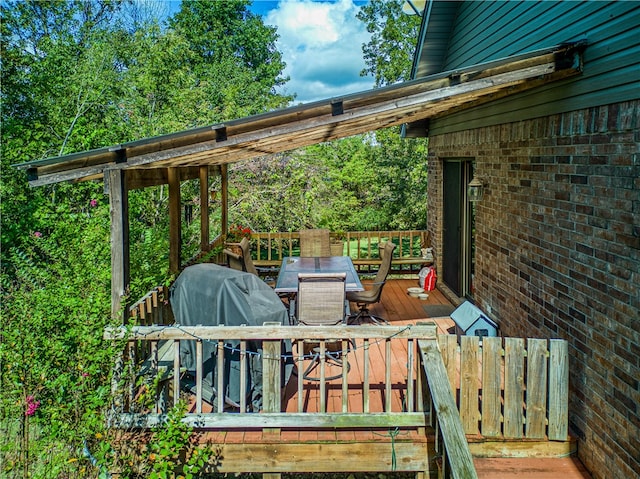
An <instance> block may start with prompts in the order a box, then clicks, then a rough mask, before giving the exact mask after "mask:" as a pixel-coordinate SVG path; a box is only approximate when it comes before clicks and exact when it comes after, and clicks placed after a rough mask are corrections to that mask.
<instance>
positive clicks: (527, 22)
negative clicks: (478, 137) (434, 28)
mask: <svg viewBox="0 0 640 479" xmlns="http://www.w3.org/2000/svg"><path fill="white" fill-rule="evenodd" d="M577 40H587V41H588V47H587V49H586V51H585V54H584V73H583V74H582V75H581V76H579V77H576V78H572V79H567V80H564V81H560V82H556V83H550V84H548V85H545V86H542V87H539V88H536V89H535V90H532V91H529V92H523V93H520V94H517V95H514V96H511V97H507V98H504V99H502V100H497V101H494V102H492V103H490V104H487V105H485V106H482V107H478V108H475V109H472V110H468V111H464V112H460V113H457V114H452V115H449V116H447V117H445V118H441V119H434V120H433V121H432V123H431V128H430V131H431V133H430V134H440V133H444V132H447V131H458V130H462V129H468V128H474V127H479V126H487V125H492V124H498V123H504V122H508V121H518V120H522V119H527V118H536V117H540V116H547V115H550V114H556V113H562V112H566V111H571V110H576V109H581V108H587V107H592V106H598V105H605V104H609V103H615V102H620V101H628V100H633V99H638V98H640V2H595V1H589V2H572V1H561V2H559V1H558V2H556V1H546V2H531V1H524V2H515V1H507V2H466V3H464V4H463V5H461V6H460V8H459V9H458V13H457V18H456V19H455V24H454V29H453V33H452V38H451V41H450V44H449V49H448V53H447V59H446V63H445V67H444V70H453V69H456V68H460V67H465V66H470V65H474V64H478V63H483V62H486V61H489V60H495V59H498V58H505V57H507V56H510V55H514V54H518V53H524V52H528V51H532V50H536V49H539V48H545V47H550V46H553V45H557V44H560V43H563V42H568V41H577Z"/></svg>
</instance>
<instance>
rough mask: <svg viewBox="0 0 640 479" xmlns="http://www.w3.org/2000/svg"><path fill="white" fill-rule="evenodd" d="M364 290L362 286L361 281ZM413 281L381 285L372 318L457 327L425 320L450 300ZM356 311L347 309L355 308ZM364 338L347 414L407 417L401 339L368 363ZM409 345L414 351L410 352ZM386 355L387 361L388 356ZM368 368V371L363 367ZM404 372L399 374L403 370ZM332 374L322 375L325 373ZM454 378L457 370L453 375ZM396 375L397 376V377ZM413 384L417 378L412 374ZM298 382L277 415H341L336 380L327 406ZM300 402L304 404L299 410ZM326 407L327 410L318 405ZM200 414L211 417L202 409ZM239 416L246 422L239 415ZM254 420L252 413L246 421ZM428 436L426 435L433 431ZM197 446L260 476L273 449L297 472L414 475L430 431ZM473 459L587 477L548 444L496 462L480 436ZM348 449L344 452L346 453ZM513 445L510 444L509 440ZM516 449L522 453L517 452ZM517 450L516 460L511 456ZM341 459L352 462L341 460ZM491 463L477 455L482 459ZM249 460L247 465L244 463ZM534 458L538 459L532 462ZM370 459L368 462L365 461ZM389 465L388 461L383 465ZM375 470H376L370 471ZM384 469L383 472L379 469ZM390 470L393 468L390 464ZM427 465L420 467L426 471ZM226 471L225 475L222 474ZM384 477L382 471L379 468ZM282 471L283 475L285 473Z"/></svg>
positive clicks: (262, 432)
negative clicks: (335, 466)
mask: <svg viewBox="0 0 640 479" xmlns="http://www.w3.org/2000/svg"><path fill="white" fill-rule="evenodd" d="M363 283H364V285H365V287H366V280H365V281H363ZM416 283H417V279H392V280H390V281H388V283H387V284H386V285H385V289H384V291H383V294H382V301H381V303H379V304H376V305H373V306H372V307H371V308H370V310H371V312H372V313H373V314H375V315H377V316H381V317H383V318H386V319H387V320H388V321H389V322H391V324H393V325H395V326H401V325H411V324H415V323H417V322H429V321H433V322H435V323H436V325H437V330H438V333H439V334H451V333H452V332H453V329H452V328H453V326H454V323H453V322H452V321H451V319H449V318H448V317H440V316H439V317H434V318H430V317H429V315H428V313H427V312H426V311H425V309H424V306H425V305H430V306H436V305H449V306H451V304H450V302H449V301H448V300H447V298H446V297H445V296H444V295H443V294H442V293H441V292H440V291H438V290H435V291H432V292H430V293H429V298H428V299H427V300H421V299H419V298H414V297H411V296H409V295H408V294H407V288H409V287H413V286H416ZM353 307H355V305H352V308H353ZM363 341H364V340H362V339H357V340H356V344H355V346H356V347H355V350H354V351H353V352H352V353H350V354H349V363H350V365H351V370H350V372H349V374H348V383H349V389H348V410H349V412H356V413H361V412H365V413H368V412H371V413H375V412H380V411H389V410H391V411H392V412H396V411H397V412H402V411H405V410H406V409H405V406H406V403H405V401H407V396H409V395H410V394H407V377H406V374H408V373H407V370H406V364H407V362H408V361H407V345H408V343H407V342H406V341H404V342H403V341H393V344H394V346H393V349H392V350H390V351H389V350H387V349H386V348H385V345H384V343H377V342H375V341H371V343H370V344H369V345H368V351H369V356H368V360H365V359H364V357H363V355H362V351H363V349H364V344H363ZM412 347H413V346H412ZM389 354H390V355H391V356H389ZM389 357H391V358H392V359H391V361H393V363H394V364H395V363H396V362H397V363H398V365H397V367H393V368H391V371H392V373H391V384H392V386H391V393H390V394H389V390H385V380H386V378H385V377H384V374H385V365H386V363H387V362H388V361H389V360H388V359H386V358H389ZM366 364H368V366H366ZM403 368H404V373H403V372H401V371H402V370H403ZM366 369H368V371H369V377H370V379H369V380H368V381H369V383H370V384H369V385H368V391H369V392H368V394H365V388H364V387H363V381H364V379H363V377H364V372H365V370H366ZM330 374H331V372H330V371H327V375H330ZM458 374H459V370H458ZM396 376H397V377H396ZM413 377H414V378H415V375H414V376H413ZM296 383H297V378H296V376H292V379H291V380H290V382H289V385H288V386H289V387H288V388H286V390H285V393H284V396H283V398H282V410H284V411H286V412H287V413H296V412H299V411H300V410H302V411H304V412H311V413H313V412H318V411H320V410H322V408H323V407H326V411H327V412H340V411H341V409H342V407H343V406H342V391H341V380H340V379H337V380H335V381H328V382H327V383H326V392H325V395H324V401H322V398H321V395H320V391H321V388H320V385H319V384H318V383H317V382H312V381H305V382H304V388H303V389H302V391H303V392H302V396H303V397H302V401H299V394H298V391H299V389H298V388H297V385H296ZM301 404H302V406H301ZM323 404H326V406H323ZM203 412H205V413H206V412H208V411H207V410H206V409H205V410H203ZM241 416H245V417H246V416H247V415H246V414H243V415H241ZM249 416H252V415H249ZM430 431H431V432H430ZM199 434H200V440H201V441H204V442H209V441H212V442H214V443H216V444H218V445H220V446H222V447H223V450H224V457H225V461H224V466H223V469H224V470H225V471H229V472H234V471H239V470H244V471H245V472H259V471H262V470H266V469H264V468H267V469H268V467H269V466H268V465H269V464H272V463H273V461H274V456H273V454H274V451H276V450H277V451H278V455H279V457H280V458H282V457H289V462H291V463H292V464H295V468H294V469H290V470H289V472H295V471H316V472H330V471H332V469H331V463H330V462H327V461H326V459H323V458H326V457H334V458H335V459H336V460H337V461H338V463H345V461H346V463H348V464H349V465H350V467H352V471H353V472H365V471H369V470H371V469H369V468H370V467H372V466H371V463H370V462H369V463H367V461H371V460H372V459H371V458H372V456H373V457H376V456H378V457H379V458H384V460H382V459H380V460H381V462H380V464H381V465H382V466H385V467H387V469H384V470H386V471H387V472H390V471H392V470H400V471H401V470H415V469H413V468H408V467H403V465H404V466H407V465H408V464H411V463H415V461H417V460H418V461H424V460H425V459H426V458H427V457H433V456H434V451H433V441H434V437H433V432H432V430H431V429H430V428H427V429H425V428H399V429H394V428H389V427H384V428H377V429H376V428H366V429H362V428H355V429H344V428H320V429H318V428H313V427H305V428H300V429H298V428H293V427H291V428H278V429H275V430H274V429H272V428H271V429H270V428H266V429H264V428H261V427H259V426H258V425H256V427H255V428H248V429H240V428H236V429H231V430H224V429H223V428H220V429H215V428H214V429H207V430H202V431H201V432H200V433H199ZM467 437H468V440H469V442H470V448H471V451H472V454H473V455H474V458H473V461H474V465H475V467H476V469H477V473H478V477H481V478H482V477H486V478H489V477H491V478H493V477H500V478H506V479H509V478H536V479H547V478H552V477H563V478H564V479H584V478H589V477H591V476H590V475H589V474H588V473H587V471H586V470H585V469H584V467H583V466H582V464H581V463H580V462H579V461H578V460H577V459H576V458H575V457H556V458H549V457H545V456H549V455H558V449H557V446H556V445H555V444H554V442H553V441H548V444H550V445H549V446H548V445H547V444H541V443H540V441H538V443H537V445H536V444H534V443H533V442H530V441H527V440H523V441H522V442H521V443H520V444H521V447H520V448H518V447H516V448H515V449H514V448H513V447H512V446H510V447H509V448H508V449H509V453H510V454H511V455H516V456H519V457H509V458H503V457H495V456H500V455H505V451H506V449H504V450H503V449H501V446H500V444H499V441H498V442H495V441H494V442H493V443H492V444H491V445H489V444H488V443H484V442H483V439H482V438H475V437H473V436H467ZM345 444H347V445H348V447H347V448H346V449H345V447H344V446H345ZM511 444H513V441H511ZM518 449H519V450H518ZM514 451H515V454H514ZM345 454H348V455H349V458H348V459H347V458H342V456H344V455H345ZM483 455H484V456H494V457H481V456H483ZM248 456H250V457H251V460H250V461H249V462H247V457H248ZM531 456H536V457H531ZM391 457H393V459H394V461H395V462H396V463H397V466H398V467H397V469H393V468H391V462H390V461H391V459H390V458H391ZM366 458H369V459H366ZM385 461H386V462H385ZM374 467H375V466H374ZM378 467H381V466H378ZM394 467H395V466H394ZM429 467H430V466H428V465H427V464H425V466H424V469H423V470H427V469H428V468H429ZM227 468H228V469H227ZM377 470H380V471H382V470H383V469H377ZM283 472H285V471H283Z"/></svg>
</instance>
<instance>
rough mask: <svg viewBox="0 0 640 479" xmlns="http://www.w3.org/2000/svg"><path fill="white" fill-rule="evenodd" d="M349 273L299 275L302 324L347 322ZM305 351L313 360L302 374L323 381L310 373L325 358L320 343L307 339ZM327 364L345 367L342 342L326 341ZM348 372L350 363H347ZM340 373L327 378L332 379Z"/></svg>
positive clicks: (306, 355)
mask: <svg viewBox="0 0 640 479" xmlns="http://www.w3.org/2000/svg"><path fill="white" fill-rule="evenodd" d="M346 276H347V275H346V273H306V274H305V273H300V274H299V275H298V294H297V298H296V316H297V320H298V324H299V325H302V326H311V327H313V326H335V325H339V324H344V319H345V305H346V302H345V280H346ZM302 344H303V354H304V356H305V357H310V358H311V360H310V363H309V365H308V366H307V368H306V369H305V371H304V373H303V377H304V378H305V379H308V380H311V381H318V380H320V378H319V377H315V376H311V375H310V374H311V372H313V371H314V370H315V369H316V368H317V367H318V366H319V365H320V364H321V361H323V358H321V356H320V342H319V341H315V340H305V341H303V342H302ZM324 361H325V364H329V365H334V366H339V367H340V368H342V364H343V357H342V341H338V340H336V341H325V353H324ZM346 367H347V371H348V370H349V367H350V366H349V363H348V362H347V363H346ZM341 376H342V371H341V372H340V374H337V375H333V376H329V377H326V378H325V380H327V381H330V380H332V379H337V378H339V377H341Z"/></svg>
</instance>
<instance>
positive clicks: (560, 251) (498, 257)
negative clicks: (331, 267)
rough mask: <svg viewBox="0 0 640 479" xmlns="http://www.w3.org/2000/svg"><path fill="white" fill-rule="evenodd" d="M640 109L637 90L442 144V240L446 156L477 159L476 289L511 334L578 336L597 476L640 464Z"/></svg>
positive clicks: (575, 367) (575, 387) (576, 369)
mask: <svg viewBox="0 0 640 479" xmlns="http://www.w3.org/2000/svg"><path fill="white" fill-rule="evenodd" d="M639 118H640V102H639V101H635V102H627V103H621V104H613V105H608V106H603V107H598V108H589V109H585V110H580V111H575V112H571V113H567V114H562V115H555V116H551V117H546V118H540V119H535V120H529V121H523V122H517V123H511V124H503V125H499V126H495V127H487V128H480V129H475V130H470V131H463V132H458V133H452V134H447V135H440V136H434V137H431V138H430V144H429V196H428V202H429V226H428V227H429V229H430V230H431V231H432V235H433V240H434V247H435V248H436V252H438V251H441V249H442V248H441V242H442V222H441V220H442V208H441V206H442V159H446V158H460V157H471V158H474V159H475V172H476V175H477V176H479V177H480V178H482V179H483V181H484V182H486V184H487V187H486V189H485V196H484V198H483V199H482V200H481V201H480V202H479V203H478V207H477V217H476V248H477V249H476V276H475V282H474V287H475V301H476V303H477V304H478V306H479V307H480V308H482V309H483V310H485V311H486V312H488V313H489V314H490V316H491V317H492V318H493V319H495V320H496V321H497V322H498V323H499V325H500V328H501V331H502V333H503V334H504V335H505V336H521V337H555V338H564V339H567V340H568V341H569V343H570V357H571V359H570V405H569V408H570V418H569V419H570V426H571V428H572V431H573V432H574V433H575V435H577V436H578V437H579V438H580V442H579V455H580V458H581V460H582V462H583V463H584V464H585V465H586V467H588V468H589V470H590V471H592V474H593V475H594V477H596V478H605V477H606V478H607V479H609V478H613V477H615V478H625V479H626V478H629V477H638V476H640V389H639V383H640V292H639V291H640V120H639ZM438 268H440V270H441V268H442V258H438Z"/></svg>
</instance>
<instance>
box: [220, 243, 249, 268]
mask: <svg viewBox="0 0 640 479" xmlns="http://www.w3.org/2000/svg"><path fill="white" fill-rule="evenodd" d="M222 252H223V253H224V254H225V255H226V257H227V262H228V263H229V268H231V269H235V270H238V271H244V262H243V260H242V255H239V254H236V253H234V252H233V251H231V250H229V249H227V248H225V249H223V250H222Z"/></svg>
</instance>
